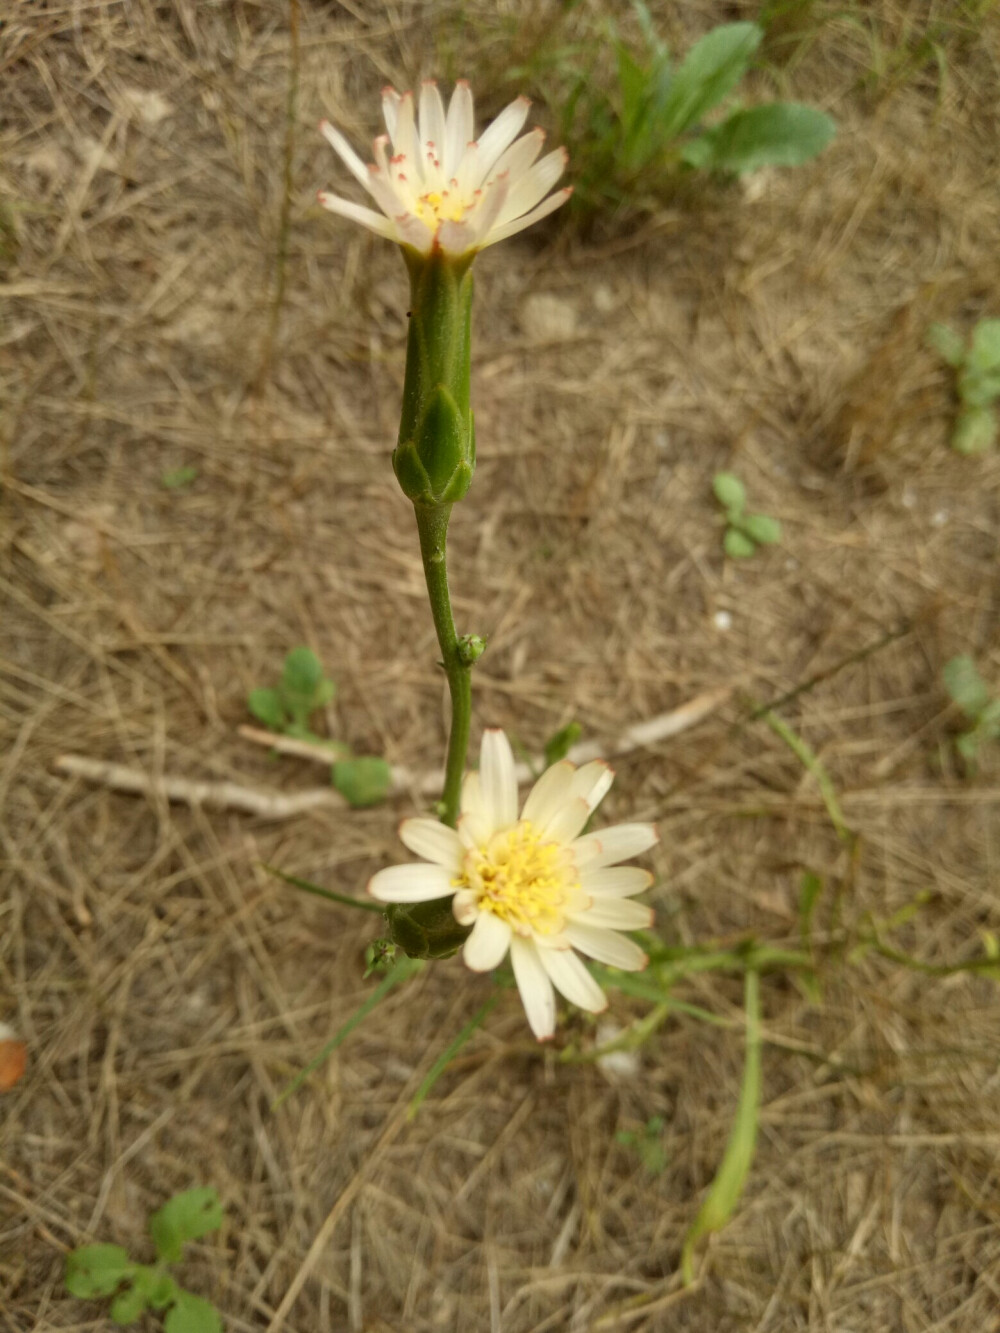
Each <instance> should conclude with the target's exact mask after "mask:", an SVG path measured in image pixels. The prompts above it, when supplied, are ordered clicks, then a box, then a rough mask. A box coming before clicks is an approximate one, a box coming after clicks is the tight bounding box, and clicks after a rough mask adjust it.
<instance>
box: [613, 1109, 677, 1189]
mask: <svg viewBox="0 0 1000 1333" xmlns="http://www.w3.org/2000/svg"><path fill="white" fill-rule="evenodd" d="M663 1128H664V1120H663V1116H662V1115H654V1116H651V1117H650V1118H649V1120H647V1121H646V1123H645V1124H644V1125H643V1126H642V1128H641V1129H620V1130H619V1131H618V1133H617V1134H616V1135H615V1141H616V1142H617V1143H620V1144H621V1145H622V1147H623V1148H631V1149H633V1150H634V1151H635V1153H636V1154H637V1155H638V1158H639V1160H640V1162H642V1164H643V1166H644V1167H645V1169H646V1170H647V1171H648V1172H649V1174H650V1175H651V1176H659V1175H662V1174H663V1172H664V1171H665V1170H666V1166H667V1150H666V1148H665V1147H664V1146H663Z"/></svg>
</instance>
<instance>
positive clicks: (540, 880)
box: [368, 731, 657, 1041]
mask: <svg viewBox="0 0 1000 1333" xmlns="http://www.w3.org/2000/svg"><path fill="white" fill-rule="evenodd" d="M613 779H614V774H613V773H612V771H611V769H610V768H609V767H608V766H607V764H605V763H602V762H601V761H599V760H595V761H594V762H593V763H590V764H584V765H583V766H582V767H581V768H576V767H575V766H574V765H573V764H571V763H569V762H568V760H562V761H561V762H560V763H557V764H553V765H552V767H551V768H548V769H546V771H545V772H544V773H543V774H542V776H541V777H540V778H539V779H538V781H537V782H536V783H535V785H534V787H533V788H532V789H531V792H530V793H529V795H528V799H527V800H526V801H525V803H524V808H523V810H522V811H521V813H520V817H519V816H518V794H517V778H516V776H515V770H514V756H513V753H512V752H511V748H510V742H509V741H508V740H507V737H506V736H505V735H504V733H503V732H502V731H487V732H486V733H485V735H484V736H483V745H482V753H481V757H480V764H479V772H478V773H469V774H467V775H466V778H465V782H464V785H463V787H462V814H461V818H460V819H459V821H458V829H457V831H456V830H454V829H450V828H447V827H446V826H445V825H444V824H440V823H438V821H437V820H436V819H407V820H404V821H403V823H402V825H401V826H400V830H399V836H400V839H401V841H402V842H403V844H404V845H405V846H406V847H408V848H409V850H410V851H411V852H414V853H416V855H417V856H422V857H423V858H424V860H423V861H422V862H416V863H411V864H409V865H399V866H390V867H389V868H388V869H386V870H380V871H379V872H378V874H376V875H375V876H374V877H373V878H372V880H371V882H370V883H369V885H368V892H369V893H370V894H371V895H372V897H373V898H377V899H378V900H379V902H383V903H420V902H427V901H429V900H431V899H434V898H446V897H450V896H452V895H454V900H453V903H452V908H453V911H454V913H455V917H456V919H457V920H458V921H459V922H460V923H461V924H462V925H470V926H472V932H471V934H470V935H469V937H468V938H467V940H466V941H465V944H464V946H463V951H462V952H463V956H464V959H465V962H466V963H467V964H468V966H469V967H470V968H472V970H473V971H474V972H488V971H490V970H491V969H492V968H494V967H497V966H498V965H499V964H500V963H501V962H502V961H503V959H504V957H505V956H506V954H507V950H508V949H509V950H510V960H511V964H512V965H513V968H514V978H515V980H516V981H517V987H518V990H519V991H520V992H521V999H522V1001H523V1002H524V1008H525V1011H526V1013H527V1015H528V1022H529V1023H530V1024H531V1029H532V1031H533V1032H534V1034H535V1036H536V1037H537V1038H538V1039H539V1041H544V1040H545V1039H546V1038H547V1037H551V1036H552V1034H553V1033H554V1031H555V1024H556V1004H555V991H556V990H557V991H559V992H560V994H562V995H564V996H565V997H566V999H567V1000H569V1001H570V1002H571V1003H572V1004H576V1005H579V1007H580V1008H581V1009H589V1010H590V1012H591V1013H595V1014H596V1013H600V1012H601V1010H602V1009H605V1008H606V1007H607V1000H606V998H605V996H604V992H603V991H602V990H601V988H600V986H598V984H597V982H596V981H595V980H594V978H593V977H592V976H591V975H590V973H589V972H588V970H587V968H586V967H585V965H584V964H583V962H582V961H581V959H580V958H579V956H578V954H577V952H576V950H579V951H580V953H583V954H586V955H587V956H588V957H590V958H594V959H596V960H597V961H598V962H601V963H606V964H608V965H609V966H610V967H618V968H621V969H622V970H624V971H627V972H635V971H638V970H639V969H640V968H643V967H645V965H646V962H647V961H648V960H647V958H646V955H645V954H644V953H643V951H642V950H641V949H640V948H639V946H638V945H637V944H636V943H635V942H634V941H633V940H630V939H627V938H626V937H625V936H624V935H621V934H619V932H620V931H623V930H637V929H639V928H641V927H644V926H649V925H650V924H651V923H652V920H653V913H652V911H651V910H650V908H648V907H644V906H643V905H642V904H641V903H636V902H633V901H632V898H633V897H634V896H635V895H636V894H638V893H642V891H643V890H644V889H647V888H648V887H649V886H650V884H651V883H652V882H653V877H652V875H650V874H649V872H648V871H646V870H640V869H639V868H638V867H636V866H622V865H618V864H617V863H618V862H619V861H624V860H626V859H627V858H628V857H630V856H638V855H639V853H640V852H644V851H646V850H647V849H648V848H650V847H652V846H653V844H654V843H655V842H656V841H657V833H656V829H655V828H654V827H653V825H652V824H617V825H614V826H613V827H611V828H605V829H600V830H599V831H598V832H597V833H587V834H583V836H581V831H582V829H583V827H584V825H585V824H586V823H587V821H588V819H589V818H590V816H591V814H592V813H593V811H594V810H595V809H596V808H597V806H598V804H599V803H600V801H601V800H602V799H603V798H604V796H605V795H606V794H607V791H608V788H609V787H610V786H611V783H612V781H613Z"/></svg>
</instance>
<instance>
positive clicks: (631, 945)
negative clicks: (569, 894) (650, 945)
mask: <svg viewBox="0 0 1000 1333" xmlns="http://www.w3.org/2000/svg"><path fill="white" fill-rule="evenodd" d="M566 935H567V937H568V938H569V941H570V943H571V944H572V945H573V947H574V948H576V949H579V950H580V952H581V953H585V954H586V955H587V957H588V958H596V959H597V961H598V962H599V963H606V964H607V965H608V967H617V968H620V969H621V971H623V972H640V971H641V970H642V969H643V968H644V967H645V966H646V964H647V963H648V962H649V959H648V958H647V957H646V955H645V954H644V953H643V951H642V950H641V949H640V948H639V946H638V944H636V942H635V940H630V939H628V938H626V936H624V935H619V934H618V933H617V932H616V931H614V930H607V929H605V928H604V927H602V926H587V925H584V924H583V922H581V921H568V922H567V923H566Z"/></svg>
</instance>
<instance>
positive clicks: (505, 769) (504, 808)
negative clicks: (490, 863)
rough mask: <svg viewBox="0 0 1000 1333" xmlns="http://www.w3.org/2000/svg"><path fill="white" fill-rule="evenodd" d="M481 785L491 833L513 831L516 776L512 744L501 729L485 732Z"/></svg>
mask: <svg viewBox="0 0 1000 1333" xmlns="http://www.w3.org/2000/svg"><path fill="white" fill-rule="evenodd" d="M479 783H480V787H481V789H482V793H483V807H484V810H485V813H486V818H487V821H488V822H489V825H490V833H491V834H493V833H500V832H502V831H503V830H504V829H507V828H510V826H511V825H512V824H514V823H516V822H517V773H516V771H515V768H514V752H513V750H511V748H510V741H509V740H508V739H507V737H506V735H505V734H504V732H502V731H501V730H500V729H499V728H498V727H491V728H490V729H489V730H488V731H484V732H483V744H482V749H481V750H480V755H479Z"/></svg>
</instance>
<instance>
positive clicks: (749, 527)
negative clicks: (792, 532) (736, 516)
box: [740, 514, 781, 546]
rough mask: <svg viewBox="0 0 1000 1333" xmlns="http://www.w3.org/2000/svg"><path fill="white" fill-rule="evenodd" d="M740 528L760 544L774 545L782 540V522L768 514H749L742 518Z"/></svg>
mask: <svg viewBox="0 0 1000 1333" xmlns="http://www.w3.org/2000/svg"><path fill="white" fill-rule="evenodd" d="M740 529H741V531H742V532H743V533H745V535H746V536H747V537H749V538H750V540H751V541H755V542H756V543H757V544H758V545H759V546H774V544H775V543H776V542H780V541H781V524H780V523H779V522H778V520H777V519H776V518H769V517H768V515H767V514H747V516H746V517H745V518H741V519H740Z"/></svg>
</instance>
